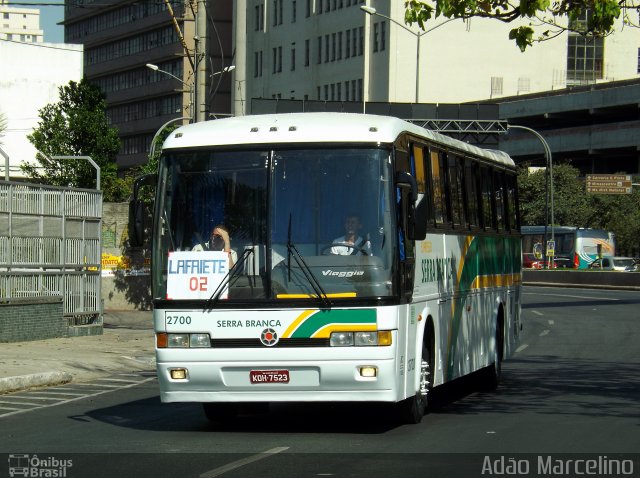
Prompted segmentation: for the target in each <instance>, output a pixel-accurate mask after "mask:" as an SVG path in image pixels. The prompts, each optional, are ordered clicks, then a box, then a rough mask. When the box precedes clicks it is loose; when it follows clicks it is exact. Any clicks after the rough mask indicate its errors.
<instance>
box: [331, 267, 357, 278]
mask: <svg viewBox="0 0 640 478" xmlns="http://www.w3.org/2000/svg"><path fill="white" fill-rule="evenodd" d="M322 275H323V276H331V277H354V276H363V275H364V271H332V270H331V269H327V270H326V271H322Z"/></svg>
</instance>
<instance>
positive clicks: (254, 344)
mask: <svg viewBox="0 0 640 478" xmlns="http://www.w3.org/2000/svg"><path fill="white" fill-rule="evenodd" d="M328 346H329V339H280V340H279V341H278V343H276V344H275V345H272V346H271V347H270V348H278V347H328ZM211 347H213V348H217V349H236V348H237V349H242V348H246V349H248V348H262V347H267V346H266V345H263V344H262V342H260V339H211Z"/></svg>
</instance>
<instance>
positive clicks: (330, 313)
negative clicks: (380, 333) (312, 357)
mask: <svg viewBox="0 0 640 478" xmlns="http://www.w3.org/2000/svg"><path fill="white" fill-rule="evenodd" d="M375 323H376V311H375V309H351V310H349V309H345V310H340V309H338V310H333V309H332V310H319V311H318V312H316V313H315V314H313V315H312V316H311V317H309V318H308V319H306V320H305V321H304V322H303V323H302V324H300V326H299V327H298V328H297V329H296V330H295V331H294V332H293V334H291V338H294V339H295V338H309V337H311V336H313V334H315V333H316V332H317V331H318V330H320V329H321V328H322V327H325V326H327V325H329V324H375Z"/></svg>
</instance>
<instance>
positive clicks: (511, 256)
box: [447, 236, 521, 379]
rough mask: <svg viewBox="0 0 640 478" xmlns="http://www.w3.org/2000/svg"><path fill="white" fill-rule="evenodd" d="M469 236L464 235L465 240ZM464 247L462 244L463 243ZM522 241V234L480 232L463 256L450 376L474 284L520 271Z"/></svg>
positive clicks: (451, 337) (450, 360) (453, 320)
mask: <svg viewBox="0 0 640 478" xmlns="http://www.w3.org/2000/svg"><path fill="white" fill-rule="evenodd" d="M464 240H465V237H460V241H464ZM461 249H462V246H461ZM520 249H521V245H520V238H519V237H491V236H476V237H474V238H473V239H472V241H471V244H469V248H468V249H467V251H466V253H465V255H464V257H463V258H462V259H463V264H462V271H461V274H460V281H459V283H458V284H457V292H458V294H457V297H456V298H455V300H454V311H453V316H452V317H451V330H450V334H451V335H450V341H449V344H448V345H449V354H448V363H447V379H450V378H451V377H453V368H454V365H455V359H456V352H457V350H456V349H457V343H458V334H459V333H460V324H461V318H462V312H463V310H464V303H465V301H466V299H467V297H468V295H469V293H470V292H471V291H472V288H471V286H472V284H473V283H474V281H475V280H476V278H478V277H480V276H491V275H505V274H513V273H519V272H520V260H521V250H520Z"/></svg>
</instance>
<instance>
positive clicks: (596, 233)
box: [521, 226, 615, 269]
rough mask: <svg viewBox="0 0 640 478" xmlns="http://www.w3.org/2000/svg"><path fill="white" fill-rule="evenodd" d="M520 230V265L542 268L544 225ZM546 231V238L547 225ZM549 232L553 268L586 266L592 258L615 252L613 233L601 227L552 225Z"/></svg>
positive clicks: (583, 267)
mask: <svg viewBox="0 0 640 478" xmlns="http://www.w3.org/2000/svg"><path fill="white" fill-rule="evenodd" d="M521 230H522V263H523V266H524V267H530V268H545V267H544V264H545V260H546V257H544V254H545V252H544V251H545V249H546V248H545V240H544V234H545V228H544V226H522V228H521ZM546 232H547V240H550V239H551V227H549V226H547V231H546ZM553 235H554V240H555V267H570V268H573V269H586V268H588V267H589V264H591V263H592V262H594V261H595V260H596V259H599V258H602V257H613V256H614V255H615V240H614V235H613V233H611V232H608V231H605V230H603V229H589V228H583V227H569V226H554V228H553ZM536 251H539V252H538V253H536Z"/></svg>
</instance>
